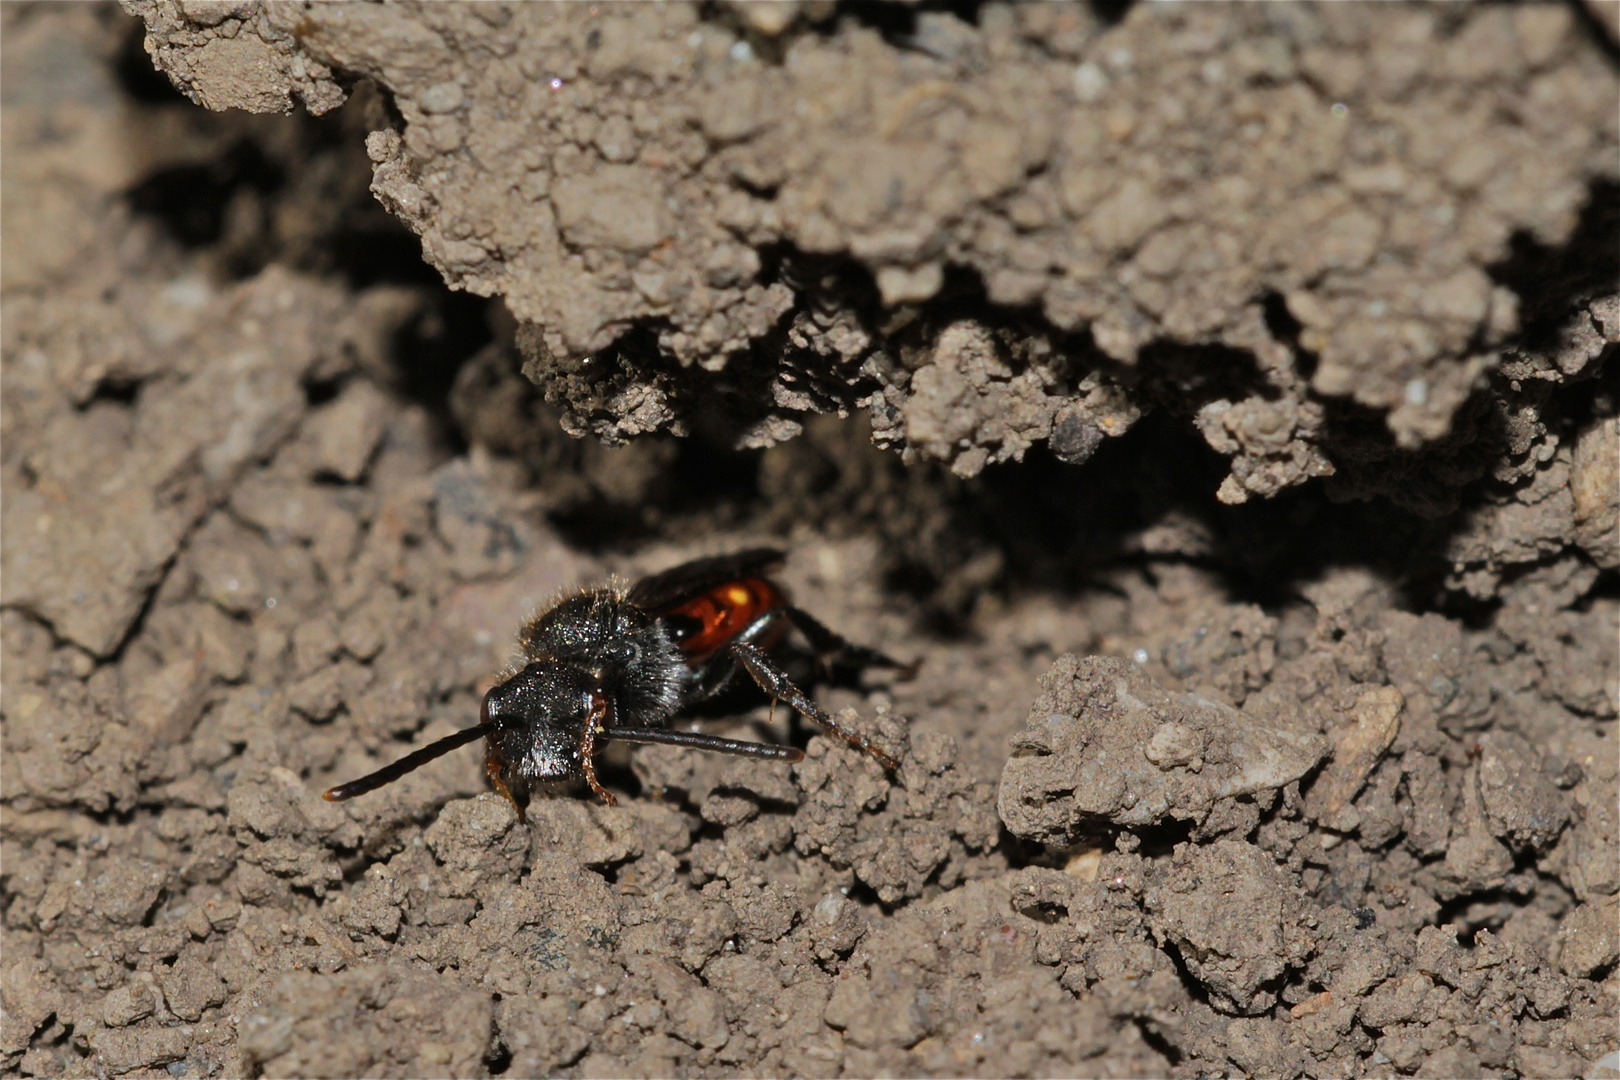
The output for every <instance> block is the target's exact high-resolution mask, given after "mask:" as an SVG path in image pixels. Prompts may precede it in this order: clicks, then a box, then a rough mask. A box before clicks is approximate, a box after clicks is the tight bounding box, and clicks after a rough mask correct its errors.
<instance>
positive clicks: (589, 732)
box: [579, 692, 619, 806]
mask: <svg viewBox="0 0 1620 1080" xmlns="http://www.w3.org/2000/svg"><path fill="white" fill-rule="evenodd" d="M611 710H612V705H611V704H610V703H609V701H608V697H607V695H606V694H603V693H600V692H598V693H595V694H592V695H591V712H590V715H589V716H587V717H586V718H585V734H583V735H581V736H580V739H579V760H580V768H581V770H582V771H583V772H584V774H585V783H587V784H589V785H590V788H591V790H592V791H594V792H596V794H597V795H598V796H600V797H601V799H602V801H603V802H605V803H607V804H608V805H609V806H616V805H617V804H618V802H619V800H618V799H616V798H614V797H613V792H611V791H609V790H608V789H607V788H605V787H603V786H602V784H601V782H600V781H599V780H597V779H596V740H597V739H598V738H599V737H600V736H601V735H602V729H603V728H604V727H605V726H606V722H607V717H608V713H609V712H610V711H611Z"/></svg>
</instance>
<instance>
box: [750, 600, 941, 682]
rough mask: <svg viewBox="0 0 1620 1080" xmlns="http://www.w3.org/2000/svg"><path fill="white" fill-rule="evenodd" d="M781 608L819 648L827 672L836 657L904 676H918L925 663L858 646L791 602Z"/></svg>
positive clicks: (906, 677) (817, 660) (818, 651)
mask: <svg viewBox="0 0 1620 1080" xmlns="http://www.w3.org/2000/svg"><path fill="white" fill-rule="evenodd" d="M781 610H782V614H783V615H784V616H786V617H787V621H788V622H790V623H792V624H793V628H794V629H795V630H797V631H798V632H799V633H801V634H803V635H804V639H805V640H806V641H808V642H809V643H810V647H811V648H812V649H814V650H815V651H816V663H817V664H819V665H821V668H822V671H823V672H824V673H830V671H831V669H832V663H833V661H834V660H843V661H844V662H845V663H848V664H851V665H853V666H855V667H858V668H873V667H875V668H892V669H894V670H895V671H897V672H899V675H900V678H902V679H909V678H911V677H912V676H914V675H916V674H917V669H918V668H919V667H921V666H922V661H921V660H913V661H912V662H911V663H909V664H902V663H901V662H900V661H898V660H896V659H894V658H893V657H892V656H889V655H887V654H886V653H881V652H879V651H878V650H876V649H870V648H867V647H866V646H865V645H856V644H855V643H854V642H852V641H849V640H847V639H845V638H844V637H843V636H842V635H841V634H839V633H837V632H836V631H833V630H830V629H828V628H827V626H826V625H825V624H824V623H822V622H821V620H819V619H817V618H816V617H815V616H814V615H811V614H810V613H809V612H808V611H805V610H803V609H802V608H796V607H794V606H793V605H791V604H789V605H788V606H786V607H784V608H782V609H781Z"/></svg>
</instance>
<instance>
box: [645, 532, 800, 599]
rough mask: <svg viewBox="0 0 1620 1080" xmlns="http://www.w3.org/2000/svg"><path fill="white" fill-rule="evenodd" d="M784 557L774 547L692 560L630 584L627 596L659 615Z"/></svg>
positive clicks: (762, 570) (778, 563) (776, 564)
mask: <svg viewBox="0 0 1620 1080" xmlns="http://www.w3.org/2000/svg"><path fill="white" fill-rule="evenodd" d="M783 557H784V556H783V554H782V552H780V551H778V550H776V549H775V548H750V549H749V550H747V551H739V552H736V553H735V554H732V555H715V556H711V557H710V558H707V559H694V560H693V561H692V562H689V563H682V564H681V565H679V566H675V567H671V568H670V569H668V570H665V571H663V572H662V573H658V574H654V575H652V576H651V577H645V578H642V579H641V580H640V581H638V582H636V583H635V584H634V585H632V586H631V587H630V592H629V594H628V595H627V597H626V599H628V600H629V601H630V602H631V603H632V604H634V605H636V606H637V607H639V608H640V609H641V610H643V611H645V612H648V613H649V614H652V615H661V614H663V613H664V612H666V611H670V610H672V609H674V608H678V607H680V606H681V605H682V604H684V603H686V602H687V601H688V600H691V599H693V598H695V597H699V596H702V595H703V594H704V593H707V592H709V591H711V590H713V589H717V588H719V587H720V586H722V585H724V584H726V583H727V582H730V581H736V580H737V579H739V578H748V577H759V576H761V575H764V574H767V573H769V572H770V571H772V570H775V569H776V568H777V567H779V566H781V565H782V559H783Z"/></svg>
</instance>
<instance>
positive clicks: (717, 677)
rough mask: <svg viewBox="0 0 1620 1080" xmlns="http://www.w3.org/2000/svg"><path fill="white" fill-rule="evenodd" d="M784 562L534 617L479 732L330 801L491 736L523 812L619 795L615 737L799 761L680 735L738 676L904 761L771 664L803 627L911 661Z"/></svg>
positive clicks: (875, 658) (591, 596)
mask: <svg viewBox="0 0 1620 1080" xmlns="http://www.w3.org/2000/svg"><path fill="white" fill-rule="evenodd" d="M781 562H782V553H781V552H780V551H775V550H772V549H770V548H756V549H753V550H750V551H742V552H738V553H737V554H735V555H722V556H718V557H716V558H709V559H698V560H696V561H695V562H689V563H684V564H682V565H681V566H677V567H675V568H673V569H671V570H666V571H664V572H663V573H661V574H654V575H653V576H652V577H649V578H644V579H642V580H641V581H639V582H637V583H636V584H635V585H633V586H631V587H630V589H628V590H626V591H621V590H619V589H615V588H600V589H590V590H587V591H585V592H581V593H576V594H575V595H573V596H570V597H567V598H566V599H564V600H562V601H561V602H560V603H558V604H557V605H556V606H554V607H552V608H551V609H550V610H548V611H546V612H544V613H542V614H540V615H538V616H536V617H535V618H534V619H533V620H532V621H530V622H529V623H528V625H526V626H525V627H524V628H523V630H522V631H521V633H520V634H519V635H518V641H519V644H520V645H521V646H522V649H523V655H524V658H525V660H526V661H527V662H526V663H525V664H524V666H523V667H522V668H521V669H519V670H517V671H515V672H513V673H512V674H510V675H508V676H507V677H506V678H504V679H503V680H502V681H501V682H500V683H499V684H498V685H496V686H495V687H494V689H492V690H490V692H489V693H488V694H486V695H484V707H483V716H482V721H481V722H480V723H479V724H478V725H477V726H476V727H470V728H467V729H466V730H464V731H458V732H456V734H454V735H451V736H448V737H446V738H443V739H440V740H439V741H438V742H435V743H432V744H430V745H428V746H424V747H423V748H422V749H420V750H417V751H415V752H414V753H411V754H407V755H406V756H405V757H402V758H400V759H399V760H398V761H396V762H394V763H393V764H392V765H388V766H385V767H384V768H381V769H378V770H377V771H376V772H374V773H372V774H371V775H369V776H364V777H361V778H360V779H359V780H351V781H350V782H349V783H347V784H340V785H338V786H337V787H334V788H331V789H330V790H328V791H326V792H325V793H324V796H323V797H324V798H326V799H327V800H329V801H331V802H338V801H341V800H343V799H352V798H354V797H355V796H356V795H363V794H365V793H366V792H368V791H375V790H376V789H377V788H379V787H382V786H383V785H384V784H389V783H392V782H393V781H395V780H398V779H399V778H400V777H402V776H404V775H405V774H406V773H408V772H410V771H411V770H413V769H416V768H419V767H421V766H422V765H425V764H427V763H428V762H430V761H432V760H433V759H435V758H437V757H441V756H443V755H444V754H447V753H449V752H450V751H452V750H454V749H456V748H457V747H460V746H465V745H466V744H468V743H470V742H473V741H475V740H477V739H485V740H486V741H487V746H488V753H487V754H486V756H485V759H484V767H485V770H486V771H487V772H488V773H489V777H490V779H491V780H492V781H494V783H495V787H496V788H497V790H499V791H500V792H501V794H502V795H505V796H506V797H507V798H508V799H510V800H511V801H512V805H513V806H515V807H516V808H517V812H518V817H519V818H522V817H523V816H524V810H525V808H526V807H527V806H528V803H529V797H530V795H531V794H532V792H533V790H534V788H535V787H536V786H538V785H543V784H554V783H558V782H561V781H572V780H576V779H580V778H583V779H584V781H585V782H586V783H587V784H588V785H590V788H591V790H592V791H594V792H596V794H597V795H599V796H600V797H601V798H602V800H603V801H604V802H606V803H608V804H609V805H611V804H612V803H613V802H614V801H615V800H614V798H613V795H612V793H610V792H609V791H608V790H607V789H606V788H604V787H603V786H602V785H601V783H600V782H598V780H597V776H596V753H597V750H598V749H599V748H600V746H601V744H602V743H603V742H605V741H608V740H617V741H619V742H628V743H656V744H659V745H663V746H685V747H691V748H693V749H697V750H712V751H714V752H715V753H720V754H737V755H739V756H742V757H753V758H765V759H768V760H772V761H798V760H800V759H801V758H803V757H804V752H803V751H802V750H799V749H797V748H796V747H792V746H778V745H773V744H770V743H757V742H744V741H741V740H738V739H723V738H720V737H718V736H714V735H704V734H700V733H698V732H692V731H676V730H672V729H671V728H670V721H671V720H672V719H674V717H675V716H676V715H677V714H678V713H680V712H681V710H683V709H685V708H688V707H689V706H691V705H693V704H695V703H697V702H700V701H703V700H704V699H706V698H709V697H712V696H714V695H715V694H716V693H718V692H719V691H720V690H721V688H723V687H724V686H725V685H726V684H727V682H729V681H730V679H731V677H732V676H733V675H734V674H736V672H737V671H738V669H741V670H743V671H746V672H747V673H748V674H749V676H750V677H751V678H752V679H753V680H754V681H755V682H756V683H758V684H759V686H760V688H761V689H763V690H764V691H765V692H766V693H767V694H769V695H770V696H771V699H772V700H773V701H785V702H787V703H788V704H789V705H791V706H793V708H795V709H797V710H798V711H799V712H801V713H803V714H804V715H805V716H807V717H809V718H810V719H811V720H813V721H815V722H816V723H817V724H820V725H821V726H822V727H824V728H826V729H827V730H828V731H830V732H832V733H833V734H834V735H837V736H838V737H839V738H841V739H844V740H845V741H846V742H848V743H850V744H851V745H853V746H856V747H858V748H860V749H861V750H863V751H865V752H866V753H868V754H870V755H871V756H872V757H874V758H875V759H877V761H878V762H880V763H881V764H882V765H883V767H884V768H885V769H889V770H891V771H892V770H894V769H897V768H899V763H898V762H896V761H895V760H894V758H892V757H890V756H889V755H888V754H886V753H885V752H883V751H882V750H880V749H879V748H878V747H876V746H874V745H873V744H872V742H871V741H870V740H869V739H868V738H867V737H866V736H865V735H862V734H861V733H859V732H857V731H852V730H850V729H849V728H847V727H845V726H844V725H843V724H841V723H839V722H838V721H837V720H834V719H833V718H832V717H831V716H829V715H828V714H827V713H826V711H824V710H823V709H822V708H821V707H820V706H818V705H817V704H816V703H815V702H813V701H811V700H810V698H809V697H807V696H806V695H805V693H804V691H802V690H800V689H799V688H798V687H797V686H795V685H794V683H793V680H792V679H791V678H789V676H788V674H787V673H786V672H785V671H783V670H782V668H781V667H779V666H778V665H777V663H776V662H775V661H774V660H772V659H771V657H770V655H769V654H770V653H771V651H772V650H774V649H775V648H777V646H779V645H781V644H782V642H783V639H784V638H786V637H787V635H788V633H789V632H790V631H791V630H797V631H798V632H799V633H800V634H802V635H803V636H804V639H805V640H806V641H807V642H808V643H809V644H810V647H811V649H812V650H813V651H814V652H815V654H816V656H817V658H818V659H819V660H821V661H822V662H823V664H830V663H831V662H833V661H838V662H842V663H845V664H848V665H851V666H853V667H856V668H873V667H879V668H894V669H896V670H898V671H900V672H901V673H902V675H903V677H909V676H910V675H911V674H913V673H915V671H916V664H902V663H900V662H898V661H896V660H892V659H890V658H889V657H887V656H885V655H884V654H883V653H880V652H878V651H877V650H875V649H868V648H865V647H863V646H860V645H853V644H851V643H850V642H848V641H845V640H844V639H843V638H842V637H840V636H839V635H837V634H835V633H833V631H831V630H829V629H827V627H825V626H823V625H822V624H821V623H819V622H817V621H816V620H815V619H814V618H812V617H811V616H810V615H808V614H806V613H805V612H804V611H802V610H800V609H799V608H796V607H794V606H793V605H792V604H790V603H789V602H788V599H787V595H786V593H785V592H783V590H782V588H781V587H780V586H778V585H776V584H774V583H773V582H772V581H771V580H770V579H769V578H768V577H767V576H766V575H767V574H768V573H769V572H770V571H772V570H773V569H775V568H777V567H778V566H779V565H780V564H781Z"/></svg>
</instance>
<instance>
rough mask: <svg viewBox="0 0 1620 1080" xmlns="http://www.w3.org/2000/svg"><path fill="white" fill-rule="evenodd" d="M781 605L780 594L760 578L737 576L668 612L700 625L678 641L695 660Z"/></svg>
mask: <svg viewBox="0 0 1620 1080" xmlns="http://www.w3.org/2000/svg"><path fill="white" fill-rule="evenodd" d="M781 605H782V594H781V593H780V592H778V591H777V589H776V586H774V585H772V584H771V583H770V582H768V581H766V580H765V579H764V578H757V577H751V578H738V579H737V580H736V581H728V582H726V583H725V584H724V585H721V586H718V587H717V588H714V589H710V590H709V591H708V592H706V593H704V594H703V595H702V596H698V597H694V598H692V599H691V600H688V601H687V602H686V603H684V604H682V605H681V606H680V607H678V608H674V609H672V610H671V611H669V612H668V614H670V615H681V616H685V617H686V618H689V619H696V620H697V621H698V622H699V623H701V624H702V628H701V629H699V630H698V631H697V632H696V633H694V634H692V635H691V636H690V637H688V638H686V639H685V640H684V641H682V642H681V643H680V647H681V651H682V652H684V653H686V654H688V655H689V656H691V657H693V658H694V659H698V658H701V657H704V656H707V655H709V654H710V653H712V652H714V651H715V650H716V649H718V648H719V647H720V646H722V645H724V644H725V643H726V642H728V641H730V640H731V639H732V638H734V637H736V636H737V635H738V634H740V633H742V632H743V631H744V630H746V629H748V627H749V626H751V625H752V624H753V622H754V620H755V619H758V618H759V617H760V616H761V615H763V614H765V613H766V612H768V611H771V610H773V609H775V608H778V607H780V606H781Z"/></svg>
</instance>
